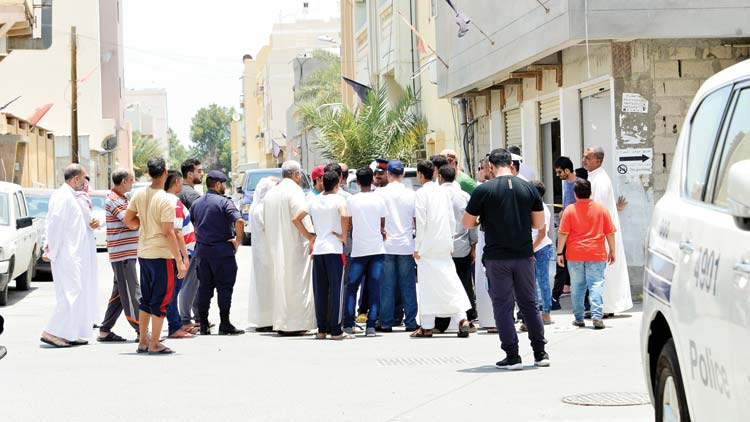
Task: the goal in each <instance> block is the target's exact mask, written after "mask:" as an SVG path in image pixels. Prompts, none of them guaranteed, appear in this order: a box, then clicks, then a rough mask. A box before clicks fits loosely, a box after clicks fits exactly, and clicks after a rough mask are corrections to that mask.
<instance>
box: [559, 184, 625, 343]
mask: <svg viewBox="0 0 750 422" xmlns="http://www.w3.org/2000/svg"><path fill="white" fill-rule="evenodd" d="M573 191H574V193H575V197H576V202H575V204H572V205H569V206H568V207H567V208H565V211H563V215H562V219H561V220H560V229H559V232H558V237H557V263H558V265H560V266H562V265H563V264H564V260H563V250H564V248H565V247H566V246H567V250H565V252H564V254H565V257H566V258H567V260H568V271H569V272H570V290H571V291H570V293H571V299H572V301H573V316H574V317H575V320H574V321H573V325H575V326H576V327H584V326H585V325H586V324H585V323H584V322H583V297H584V294H585V293H586V288H587V287H588V290H589V300H590V301H591V318H592V320H593V322H594V328H595V329H602V328H604V323H603V322H602V311H603V306H602V290H603V288H604V269H605V268H607V263H609V264H610V265H612V264H614V262H615V256H616V255H615V231H616V229H615V225H614V224H613V223H612V219H611V218H610V216H609V211H607V208H605V207H604V206H603V205H601V204H597V203H595V202H593V201H592V200H591V199H590V198H591V183H590V182H589V181H588V180H584V179H578V180H576V182H575V185H574V186H573ZM605 239H606V241H607V245H608V246H609V252H607V247H606V246H605V244H604V240H605Z"/></svg>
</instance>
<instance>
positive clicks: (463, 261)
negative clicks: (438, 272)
mask: <svg viewBox="0 0 750 422" xmlns="http://www.w3.org/2000/svg"><path fill="white" fill-rule="evenodd" d="M453 263H454V264H455V265H456V273H457V274H458V278H459V279H460V280H461V284H463V286H464V290H465V291H466V296H468V297H469V303H471V309H467V310H466V318H467V319H468V320H469V321H473V320H475V319H477V295H476V293H475V290H474V280H473V277H472V274H473V273H472V268H473V267H474V263H473V262H472V260H471V254H469V255H466V256H465V257H463V258H453ZM450 322H451V319H450V318H440V317H436V318H435V329H436V330H440V331H445V330H447V329H448V326H449V325H450Z"/></svg>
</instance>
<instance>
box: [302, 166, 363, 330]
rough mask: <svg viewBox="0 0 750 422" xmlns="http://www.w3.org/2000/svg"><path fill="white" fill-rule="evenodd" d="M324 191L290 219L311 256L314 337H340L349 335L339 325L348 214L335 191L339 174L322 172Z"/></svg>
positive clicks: (344, 204)
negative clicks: (308, 224)
mask: <svg viewBox="0 0 750 422" xmlns="http://www.w3.org/2000/svg"><path fill="white" fill-rule="evenodd" d="M323 187H324V192H323V193H322V194H320V195H317V196H315V197H313V198H310V200H309V201H308V203H307V208H306V209H305V210H301V211H299V212H298V213H297V215H296V216H294V219H293V220H292V222H293V223H294V226H295V227H297V230H299V231H300V233H302V236H304V237H305V238H307V240H308V241H309V242H310V255H312V259H313V295H314V296H315V317H316V319H317V321H318V334H317V338H319V339H325V338H327V337H328V335H329V334H330V336H331V339H333V340H341V339H346V338H353V336H351V335H349V334H345V333H344V332H343V330H342V328H341V324H342V319H343V318H342V317H343V315H342V307H341V297H342V289H343V286H344V259H345V258H344V255H343V253H344V243H346V231H344V230H343V228H345V227H347V223H348V217H349V216H348V214H347V210H346V199H344V198H343V197H342V196H341V195H338V194H337V193H336V192H337V191H338V188H339V176H338V174H336V173H335V172H332V171H329V172H326V173H324V174H323ZM307 215H310V218H311V219H312V222H313V226H314V227H315V234H313V233H310V232H309V231H307V229H306V228H305V226H304V225H303V224H302V219H304V218H305V217H306V216H307Z"/></svg>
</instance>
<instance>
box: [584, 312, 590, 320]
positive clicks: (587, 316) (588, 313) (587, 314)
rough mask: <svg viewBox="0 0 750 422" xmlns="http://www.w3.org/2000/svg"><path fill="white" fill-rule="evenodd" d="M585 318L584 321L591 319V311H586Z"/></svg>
mask: <svg viewBox="0 0 750 422" xmlns="http://www.w3.org/2000/svg"><path fill="white" fill-rule="evenodd" d="M583 318H584V319H591V311H585V312H584V313H583Z"/></svg>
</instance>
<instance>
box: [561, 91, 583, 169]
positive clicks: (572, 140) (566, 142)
mask: <svg viewBox="0 0 750 422" xmlns="http://www.w3.org/2000/svg"><path fill="white" fill-rule="evenodd" d="M581 133H582V132H581V100H580V98H579V93H578V88H566V89H562V90H560V152H561V153H562V155H564V156H566V157H570V159H571V160H572V161H573V165H574V166H575V167H580V165H581V156H582V153H583V151H582V145H583V139H582V138H581V136H582V135H581Z"/></svg>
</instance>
